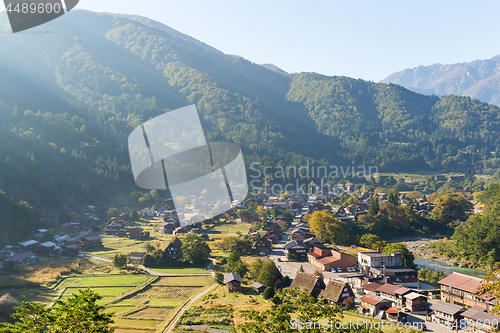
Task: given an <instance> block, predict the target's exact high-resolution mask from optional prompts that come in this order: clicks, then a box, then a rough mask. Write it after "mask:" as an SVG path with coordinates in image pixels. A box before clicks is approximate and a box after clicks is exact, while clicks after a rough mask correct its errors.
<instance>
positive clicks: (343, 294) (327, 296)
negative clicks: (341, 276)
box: [318, 281, 354, 307]
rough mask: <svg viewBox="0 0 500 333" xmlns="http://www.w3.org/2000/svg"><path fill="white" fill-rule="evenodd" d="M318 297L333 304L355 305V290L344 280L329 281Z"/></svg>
mask: <svg viewBox="0 0 500 333" xmlns="http://www.w3.org/2000/svg"><path fill="white" fill-rule="evenodd" d="M318 298H319V299H322V300H324V301H326V302H328V303H329V304H331V305H338V306H342V307H344V306H349V307H352V306H354V292H353V291H352V288H351V286H350V285H349V284H348V283H346V282H342V281H329V282H328V284H327V285H326V288H325V290H323V291H321V293H320V294H319V296H318Z"/></svg>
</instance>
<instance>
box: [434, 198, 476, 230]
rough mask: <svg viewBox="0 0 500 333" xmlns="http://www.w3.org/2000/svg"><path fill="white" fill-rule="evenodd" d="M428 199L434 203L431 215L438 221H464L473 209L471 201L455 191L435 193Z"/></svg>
mask: <svg viewBox="0 0 500 333" xmlns="http://www.w3.org/2000/svg"><path fill="white" fill-rule="evenodd" d="M429 200H431V202H433V203H434V204H435V207H434V209H433V210H432V216H433V218H434V219H435V220H436V221H438V222H440V223H449V222H451V221H457V220H459V221H465V220H466V219H467V218H468V217H469V216H470V215H471V214H472V212H473V211H474V207H473V206H472V203H471V202H470V201H469V200H467V198H465V197H464V196H463V195H461V194H457V193H435V194H434V195H431V196H429Z"/></svg>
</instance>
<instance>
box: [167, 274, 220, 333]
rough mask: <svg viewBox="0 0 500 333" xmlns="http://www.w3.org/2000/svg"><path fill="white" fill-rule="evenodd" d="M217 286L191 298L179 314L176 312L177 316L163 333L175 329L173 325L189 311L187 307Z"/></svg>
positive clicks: (168, 332)
mask: <svg viewBox="0 0 500 333" xmlns="http://www.w3.org/2000/svg"><path fill="white" fill-rule="evenodd" d="M217 286H218V284H214V285H213V286H211V287H209V288H208V289H205V290H204V291H202V292H201V293H199V294H198V295H196V296H194V297H193V298H191V299H190V300H189V301H188V302H187V303H186V304H185V305H184V306H183V307H182V308H181V309H180V310H179V312H177V314H176V315H175V317H174V318H173V319H172V320H171V321H170V324H168V326H167V327H166V328H165V329H164V330H163V333H170V332H172V329H173V328H174V327H175V324H177V322H178V321H179V319H180V318H181V317H182V315H183V314H184V312H186V310H187V309H189V307H190V306H191V305H192V304H193V303H194V302H196V301H197V300H199V299H200V298H201V297H203V296H205V295H206V294H208V293H209V292H211V291H212V290H213V289H215V288H216V287H217Z"/></svg>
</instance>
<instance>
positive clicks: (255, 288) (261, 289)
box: [251, 282, 266, 295]
mask: <svg viewBox="0 0 500 333" xmlns="http://www.w3.org/2000/svg"><path fill="white" fill-rule="evenodd" d="M251 287H252V289H253V292H254V293H255V294H256V295H259V294H262V293H263V292H264V290H266V286H265V285H263V284H261V283H259V282H255V283H253V284H252V285H251Z"/></svg>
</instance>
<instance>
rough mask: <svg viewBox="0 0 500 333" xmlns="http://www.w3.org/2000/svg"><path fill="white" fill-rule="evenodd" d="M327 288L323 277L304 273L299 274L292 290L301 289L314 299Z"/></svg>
mask: <svg viewBox="0 0 500 333" xmlns="http://www.w3.org/2000/svg"><path fill="white" fill-rule="evenodd" d="M325 287H326V286H325V282H324V281H323V279H322V278H321V277H319V276H316V275H312V274H307V273H303V272H297V275H296V276H295V279H293V282H292V285H291V286H290V288H299V289H301V290H303V291H305V292H306V293H308V294H309V295H312V296H314V297H317V296H318V295H319V293H320V292H321V291H322V290H324V289H325Z"/></svg>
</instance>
